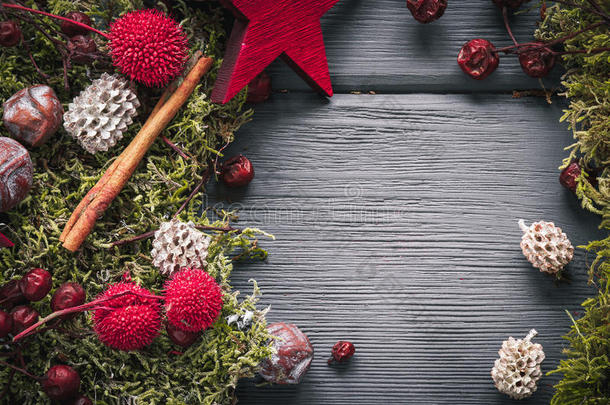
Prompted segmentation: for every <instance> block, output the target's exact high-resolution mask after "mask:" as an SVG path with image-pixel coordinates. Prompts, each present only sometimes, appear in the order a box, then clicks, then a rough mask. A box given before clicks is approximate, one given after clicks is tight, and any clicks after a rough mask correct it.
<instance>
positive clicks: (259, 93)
mask: <svg viewBox="0 0 610 405" xmlns="http://www.w3.org/2000/svg"><path fill="white" fill-rule="evenodd" d="M269 96H271V77H270V76H269V75H268V74H267V73H266V72H264V71H263V72H261V73H260V74H259V75H258V76H256V77H255V78H254V79H253V80H252V81H251V82H250V83H249V84H248V96H247V98H246V102H248V103H250V104H258V103H262V102H264V101H267V100H268V99H269Z"/></svg>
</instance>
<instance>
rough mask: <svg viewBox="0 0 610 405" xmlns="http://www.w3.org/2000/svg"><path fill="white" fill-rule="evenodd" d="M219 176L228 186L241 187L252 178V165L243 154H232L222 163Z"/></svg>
mask: <svg viewBox="0 0 610 405" xmlns="http://www.w3.org/2000/svg"><path fill="white" fill-rule="evenodd" d="M220 177H221V178H222V181H224V183H225V184H226V185H227V186H229V187H242V186H245V185H248V183H250V182H251V181H252V179H253V178H254V167H253V166H252V162H250V160H249V159H248V158H247V157H245V156H244V155H238V156H233V157H232V158H230V159H229V160H227V161H226V162H224V163H223V165H222V168H221V175H220Z"/></svg>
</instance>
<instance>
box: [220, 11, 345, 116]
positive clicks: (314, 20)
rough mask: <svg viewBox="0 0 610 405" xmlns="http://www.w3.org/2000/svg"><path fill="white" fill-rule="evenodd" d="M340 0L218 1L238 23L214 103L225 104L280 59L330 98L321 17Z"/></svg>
mask: <svg viewBox="0 0 610 405" xmlns="http://www.w3.org/2000/svg"><path fill="white" fill-rule="evenodd" d="M338 1H339V0H221V2H222V3H223V5H224V6H225V7H227V8H229V9H230V10H231V11H233V14H235V17H236V21H235V25H234V27H233V32H232V33H231V37H230V38H229V43H228V45H227V51H226V53H225V58H224V62H223V63H222V66H221V67H220V71H219V73H218V78H217V79H216V84H215V86H214V90H213V91H212V101H213V102H215V103H222V104H224V103H226V102H227V101H229V100H231V98H233V97H234V96H235V95H236V94H237V93H239V92H240V91H241V89H243V88H244V87H245V86H246V85H247V84H248V83H250V81H251V80H252V79H254V78H255V77H256V75H258V74H259V73H260V72H262V71H263V69H265V68H266V67H267V66H269V64H270V63H271V62H273V61H274V60H275V59H277V57H278V56H281V57H282V59H283V60H284V61H286V63H288V65H289V66H290V67H292V68H293V69H294V70H295V71H296V72H297V73H298V74H299V75H300V76H301V77H302V78H303V79H304V80H305V81H306V82H307V83H309V85H310V86H311V87H313V88H314V89H315V90H317V91H319V92H321V93H323V94H326V95H327V96H329V97H330V96H332V95H333V88H332V85H331V82H330V74H329V72H328V62H327V60H326V50H325V48H324V39H323V37H322V28H321V26H320V18H322V16H323V15H324V14H325V13H326V12H327V11H328V10H330V9H331V8H332V7H333V6H334V5H335V4H336V3H337V2H338Z"/></svg>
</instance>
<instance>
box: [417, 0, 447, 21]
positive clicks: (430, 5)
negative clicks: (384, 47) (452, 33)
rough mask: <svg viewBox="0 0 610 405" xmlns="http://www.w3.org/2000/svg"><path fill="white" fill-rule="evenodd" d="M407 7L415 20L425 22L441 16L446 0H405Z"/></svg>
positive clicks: (445, 6)
mask: <svg viewBox="0 0 610 405" xmlns="http://www.w3.org/2000/svg"><path fill="white" fill-rule="evenodd" d="M407 8H408V9H409V11H410V12H411V14H413V17H414V18H415V19H416V20H417V21H419V22H420V23H422V24H427V23H429V22H432V21H435V20H438V19H439V18H441V17H442V16H443V14H444V13H445V9H446V8H447V0H407Z"/></svg>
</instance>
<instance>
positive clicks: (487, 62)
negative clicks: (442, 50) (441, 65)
mask: <svg viewBox="0 0 610 405" xmlns="http://www.w3.org/2000/svg"><path fill="white" fill-rule="evenodd" d="M499 64H500V58H499V56H498V53H497V52H496V48H495V46H494V45H493V44H492V43H491V42H489V41H487V40H486V39H481V38H477V39H473V40H471V41H468V42H467V43H466V44H464V46H462V49H461V50H460V53H459V54H458V65H460V68H462V70H463V71H464V73H466V74H467V75H468V76H470V77H472V78H473V79H476V80H483V79H485V78H486V77H487V76H489V75H490V74H492V73H493V72H494V71H495V70H496V68H497V67H498V65H499Z"/></svg>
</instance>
